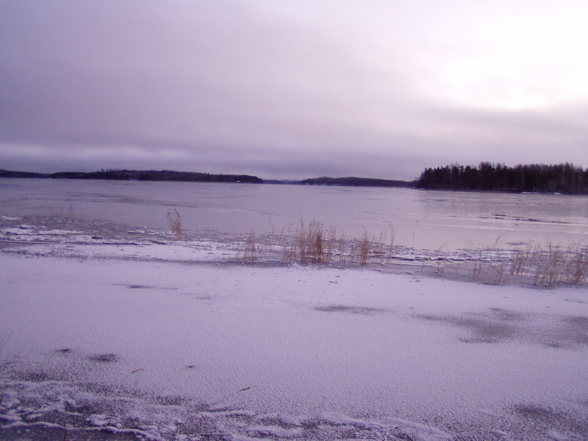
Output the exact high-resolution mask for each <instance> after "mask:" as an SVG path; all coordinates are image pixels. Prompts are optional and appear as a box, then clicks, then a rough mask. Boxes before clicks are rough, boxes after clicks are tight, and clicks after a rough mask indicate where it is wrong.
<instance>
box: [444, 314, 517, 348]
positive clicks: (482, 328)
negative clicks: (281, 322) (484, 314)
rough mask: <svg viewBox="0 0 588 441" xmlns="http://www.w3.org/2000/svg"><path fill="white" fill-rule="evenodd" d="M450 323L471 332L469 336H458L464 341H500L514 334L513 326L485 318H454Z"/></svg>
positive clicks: (510, 337) (508, 338)
mask: <svg viewBox="0 0 588 441" xmlns="http://www.w3.org/2000/svg"><path fill="white" fill-rule="evenodd" d="M450 323H452V324H453V325H455V326H459V327H462V328H466V329H468V330H469V331H470V332H471V333H472V334H473V335H472V336H471V337H470V338H460V341H462V342H464V343H500V342H503V341H506V340H511V339H512V338H513V337H514V336H515V334H516V328H515V327H513V326H510V325H505V324H501V323H492V322H488V321H485V320H477V319H460V318H456V319H452V320H451V321H450Z"/></svg>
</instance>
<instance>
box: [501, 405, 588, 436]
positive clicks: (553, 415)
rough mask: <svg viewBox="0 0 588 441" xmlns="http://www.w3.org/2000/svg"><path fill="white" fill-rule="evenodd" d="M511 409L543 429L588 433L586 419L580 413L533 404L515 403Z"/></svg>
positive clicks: (579, 433) (580, 433)
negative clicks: (575, 413) (574, 413)
mask: <svg viewBox="0 0 588 441" xmlns="http://www.w3.org/2000/svg"><path fill="white" fill-rule="evenodd" d="M512 410H513V411H514V412H515V414H517V415H519V416H520V417H522V418H523V419H525V420H527V421H529V422H532V424H533V425H534V426H538V427H539V428H541V429H543V430H544V431H547V430H553V429H556V430H557V431H559V432H563V433H573V434H578V435H584V436H587V435H588V420H587V419H586V418H583V417H582V416H580V415H572V414H570V413H567V412H564V411H563V410H556V409H552V408H550V407H545V406H539V405H535V404H517V405H515V406H513V408H512Z"/></svg>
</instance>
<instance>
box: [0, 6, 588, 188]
mask: <svg viewBox="0 0 588 441" xmlns="http://www.w3.org/2000/svg"><path fill="white" fill-rule="evenodd" d="M587 17H588V1H586V0H577V1H575V0H559V1H557V2H556V1H553V0H508V1H502V0H487V1H486V0H478V1H472V0H420V1H419V0H381V1H378V0H279V1H278V0H243V1H232V0H228V1H227V0H206V1H204V0H202V1H197V0H192V1H189V0H165V1H163V0H158V1H154V0H153V1H151V0H135V1H124V0H85V1H78V0H70V1H63V0H51V1H47V0H38V1H31V0H0V54H1V56H0V168H4V169H15V170H31V171H63V170H97V169H101V168H123V167H126V168H137V169H145V168H154V169H177V170H186V171H203V172H226V173H249V174H256V175H258V176H261V177H264V178H297V177H311V176H319V175H330V176H349V175H355V176H368V177H381V178H398V179H412V178H415V177H417V176H418V175H419V174H420V172H421V171H422V170H423V169H424V168H425V167H430V166H436V165H444V164H448V163H452V162H459V163H463V164H477V163H479V162H480V161H491V162H504V163H506V164H517V163H538V162H541V163H560V162H571V163H574V164H577V165H581V166H583V167H588V51H587V50H586V44H587V43H588V26H587V25H586V19H587Z"/></svg>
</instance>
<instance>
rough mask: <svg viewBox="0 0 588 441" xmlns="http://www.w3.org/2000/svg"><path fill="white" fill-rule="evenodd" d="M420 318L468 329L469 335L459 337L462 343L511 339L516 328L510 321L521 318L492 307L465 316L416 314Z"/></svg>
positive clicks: (510, 312)
mask: <svg viewBox="0 0 588 441" xmlns="http://www.w3.org/2000/svg"><path fill="white" fill-rule="evenodd" d="M416 317H417V318H419V319H421V320H429V321H438V322H442V323H447V324H450V325H453V326H457V327H459V328H464V329H466V330H468V331H470V333H471V336H470V337H468V338H460V341H462V342H464V343H500V342H503V341H507V340H511V339H513V338H514V337H515V336H516V335H517V333H518V329H517V327H516V326H514V325H513V324H512V323H509V322H517V321H521V320H522V319H523V316H522V315H521V314H518V313H515V312H512V311H507V310H504V309H499V308H492V309H490V312H488V313H473V314H467V315H465V316H459V317H456V316H436V315H430V314H418V315H416Z"/></svg>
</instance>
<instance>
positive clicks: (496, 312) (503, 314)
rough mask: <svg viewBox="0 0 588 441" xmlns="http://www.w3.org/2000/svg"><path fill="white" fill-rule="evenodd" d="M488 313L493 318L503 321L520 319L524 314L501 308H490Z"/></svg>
mask: <svg viewBox="0 0 588 441" xmlns="http://www.w3.org/2000/svg"><path fill="white" fill-rule="evenodd" d="M490 313H491V315H492V317H493V318H496V319H498V320H503V321H509V322H510V321H521V320H523V319H524V318H525V316H524V314H521V313H518V312H514V311H508V310H506V309H502V308H490Z"/></svg>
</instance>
